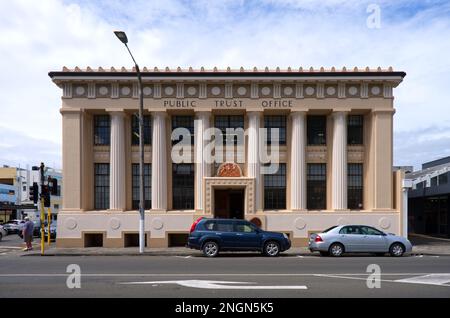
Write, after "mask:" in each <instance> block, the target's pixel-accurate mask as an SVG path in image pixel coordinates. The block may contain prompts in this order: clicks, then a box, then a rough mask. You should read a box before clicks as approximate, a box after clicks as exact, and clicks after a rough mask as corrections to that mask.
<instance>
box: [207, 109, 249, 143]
mask: <svg viewBox="0 0 450 318" xmlns="http://www.w3.org/2000/svg"><path fill="white" fill-rule="evenodd" d="M214 127H215V128H218V129H220V131H221V132H222V138H223V144H224V145H226V143H227V139H229V138H230V136H233V140H234V142H233V144H234V145H237V144H238V137H237V135H236V134H230V135H229V134H227V128H233V129H238V128H242V129H244V128H245V119H244V116H243V115H216V116H214ZM224 137H225V138H224ZM244 139H245V138H243V141H242V142H244Z"/></svg>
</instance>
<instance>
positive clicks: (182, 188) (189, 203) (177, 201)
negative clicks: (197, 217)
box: [172, 163, 195, 210]
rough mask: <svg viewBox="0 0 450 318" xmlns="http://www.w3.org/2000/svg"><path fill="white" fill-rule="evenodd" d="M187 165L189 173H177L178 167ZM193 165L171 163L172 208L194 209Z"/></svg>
mask: <svg viewBox="0 0 450 318" xmlns="http://www.w3.org/2000/svg"><path fill="white" fill-rule="evenodd" d="M184 167H186V168H187V167H188V169H189V174H184V175H182V174H178V173H177V172H178V169H181V168H184ZM194 169H195V167H194V164H192V163H178V164H177V163H173V164H172V208H173V209H174V210H193V209H194V200H195V199H194V193H195V192H194V191H195V189H194V187H195V170H194Z"/></svg>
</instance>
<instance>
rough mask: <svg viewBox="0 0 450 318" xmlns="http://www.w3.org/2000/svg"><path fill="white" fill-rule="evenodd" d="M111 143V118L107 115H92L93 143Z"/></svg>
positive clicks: (96, 144) (101, 144)
mask: <svg viewBox="0 0 450 318" xmlns="http://www.w3.org/2000/svg"><path fill="white" fill-rule="evenodd" d="M110 144H111V118H110V116H109V115H94V145H95V146H109V145H110Z"/></svg>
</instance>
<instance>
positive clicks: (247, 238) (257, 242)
mask: <svg viewBox="0 0 450 318" xmlns="http://www.w3.org/2000/svg"><path fill="white" fill-rule="evenodd" d="M235 232H236V235H237V242H236V245H237V246H238V247H239V248H242V249H259V248H261V234H260V233H259V231H257V229H256V226H254V225H253V224H250V223H249V222H237V223H235Z"/></svg>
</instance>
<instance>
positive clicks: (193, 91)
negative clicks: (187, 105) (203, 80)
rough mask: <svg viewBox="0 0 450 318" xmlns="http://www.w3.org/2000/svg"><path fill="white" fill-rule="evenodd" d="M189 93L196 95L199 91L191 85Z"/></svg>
mask: <svg viewBox="0 0 450 318" xmlns="http://www.w3.org/2000/svg"><path fill="white" fill-rule="evenodd" d="M187 93H188V95H189V96H194V95H195V93H197V89H196V88H195V87H194V86H190V87H189V88H188V89H187Z"/></svg>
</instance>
